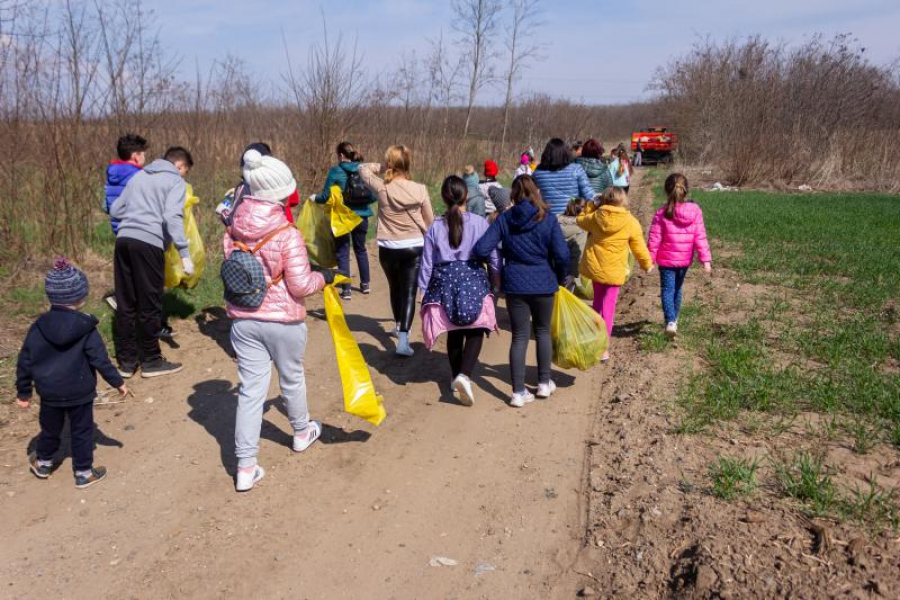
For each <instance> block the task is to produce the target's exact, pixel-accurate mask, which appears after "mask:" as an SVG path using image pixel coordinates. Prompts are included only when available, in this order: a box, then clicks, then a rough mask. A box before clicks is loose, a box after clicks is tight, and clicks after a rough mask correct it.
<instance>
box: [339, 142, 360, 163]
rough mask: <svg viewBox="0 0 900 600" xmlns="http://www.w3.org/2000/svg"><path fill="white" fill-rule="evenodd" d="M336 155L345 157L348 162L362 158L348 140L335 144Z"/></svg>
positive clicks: (358, 160)
mask: <svg viewBox="0 0 900 600" xmlns="http://www.w3.org/2000/svg"><path fill="white" fill-rule="evenodd" d="M337 154H338V157H341V156H343V157H345V158H346V159H347V160H349V161H350V162H360V161H362V158H361V157H360V155H359V153H358V152H357V151H356V148H354V147H353V144H351V143H350V142H341V143H340V144H338V145H337Z"/></svg>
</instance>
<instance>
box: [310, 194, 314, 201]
mask: <svg viewBox="0 0 900 600" xmlns="http://www.w3.org/2000/svg"><path fill="white" fill-rule="evenodd" d="M309 201H310V202H315V201H316V195H315V194H310V195H309Z"/></svg>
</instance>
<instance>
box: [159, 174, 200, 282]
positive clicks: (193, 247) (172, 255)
mask: <svg viewBox="0 0 900 600" xmlns="http://www.w3.org/2000/svg"><path fill="white" fill-rule="evenodd" d="M198 202H200V198H198V197H197V196H195V195H194V188H193V186H192V185H191V184H187V194H186V195H185V199H184V235H185V237H187V241H188V254H189V255H190V257H191V262H193V263H194V274H193V275H186V274H185V272H184V269H183V268H182V267H181V256H180V255H179V254H178V250H177V249H176V248H175V245H174V244H169V247H168V248H166V254H165V257H166V268H165V280H164V285H165V287H166V288H168V289H172V288H176V287H183V288H184V289H187V290H190V289H193V288H195V287H197V284H198V283H199V282H200V277H201V276H202V275H203V269H204V267H206V248H204V247H203V238H202V237H200V228H199V227H197V218H196V217H195V216H194V205H195V204H197V203H198Z"/></svg>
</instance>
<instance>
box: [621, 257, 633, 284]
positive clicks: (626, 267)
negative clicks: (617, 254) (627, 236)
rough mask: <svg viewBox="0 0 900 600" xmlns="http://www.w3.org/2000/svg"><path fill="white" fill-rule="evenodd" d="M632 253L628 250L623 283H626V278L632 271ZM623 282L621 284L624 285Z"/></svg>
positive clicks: (628, 277) (629, 277)
mask: <svg viewBox="0 0 900 600" xmlns="http://www.w3.org/2000/svg"><path fill="white" fill-rule="evenodd" d="M634 263H635V260H634V254H632V253H631V250H629V251H628V263H627V264H626V265H625V283H628V280H629V279H631V274H632V273H634ZM625 283H623V284H622V285H625Z"/></svg>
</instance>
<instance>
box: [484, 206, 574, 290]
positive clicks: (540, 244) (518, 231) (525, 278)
mask: <svg viewBox="0 0 900 600" xmlns="http://www.w3.org/2000/svg"><path fill="white" fill-rule="evenodd" d="M537 214H538V209H537V207H536V206H535V205H534V204H532V203H531V201H530V200H523V201H521V202H519V203H518V204H516V205H515V206H514V207H513V208H512V209H510V210H507V211H505V212H503V213H502V214H501V215H500V216H499V217H497V219H496V220H495V221H494V222H493V223H492V224H491V226H490V227H489V228H488V230H487V232H485V234H484V236H482V238H481V239H480V240H478V243H477V244H475V248H474V249H473V251H472V256H473V258H476V259H478V260H487V259H488V258H489V257H490V255H491V252H493V251H494V249H495V248H497V246H498V245H500V243H501V242H502V244H503V246H502V248H501V250H500V254H501V256H502V257H503V291H504V292H505V293H507V294H519V295H525V296H541V295H547V294H555V293H556V291H557V289H558V288H559V285H560V284H561V283H562V282H563V281H565V279H566V276H567V275H568V268H569V248H568V246H567V245H566V240H565V238H564V237H563V234H562V230H561V229H560V228H559V222H558V221H557V220H556V219H555V218H553V215H551V214H549V213H548V214H547V215H545V216H544V219H543V220H542V221H535V219H534V218H535V216H537Z"/></svg>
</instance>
